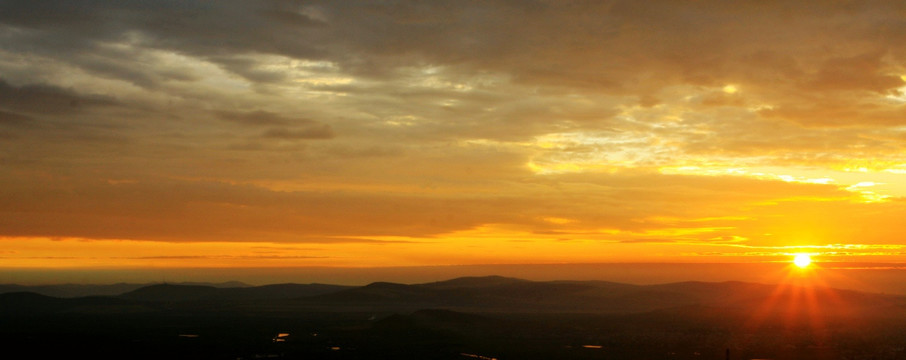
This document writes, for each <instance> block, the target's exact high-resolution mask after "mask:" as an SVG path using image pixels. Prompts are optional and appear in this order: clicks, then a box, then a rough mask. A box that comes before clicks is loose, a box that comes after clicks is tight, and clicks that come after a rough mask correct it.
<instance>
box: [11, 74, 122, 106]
mask: <svg viewBox="0 0 906 360" xmlns="http://www.w3.org/2000/svg"><path fill="white" fill-rule="evenodd" d="M115 104H116V101H115V100H113V99H111V98H109V97H106V96H102V95H81V94H78V93H76V92H75V91H73V90H69V89H63V88H60V87H56V86H52V85H23V86H13V85H10V84H9V83H7V82H6V81H3V79H0V107H3V108H6V109H9V110H13V111H23V112H29V113H37V114H65V113H72V112H76V111H80V110H82V109H84V108H91V107H98V106H110V105H115Z"/></svg>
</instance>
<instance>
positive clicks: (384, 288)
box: [0, 276, 906, 316]
mask: <svg viewBox="0 0 906 360" xmlns="http://www.w3.org/2000/svg"><path fill="white" fill-rule="evenodd" d="M98 289H100V290H104V291H112V289H113V288H103V289H101V288H98ZM122 289H126V290H128V289H127V287H125V286H123V287H122ZM25 290H28V288H25ZM162 304H166V307H163V306H161V305H162ZM215 305H216V306H215ZM0 306H2V310H0V312H3V313H6V314H15V313H22V312H23V311H25V312H26V313H28V312H34V311H41V312H54V311H76V312H78V311H118V310H120V311H121V310H124V309H131V310H133V311H135V310H137V309H144V310H145V311H163V310H162V309H174V308H175V309H179V308H180V307H181V306H182V307H183V308H185V309H196V310H200V311H215V309H217V310H218V311H224V310H242V311H289V312H293V311H319V310H326V309H329V310H331V311H357V310H363V309H365V310H368V311H376V312H377V311H379V312H387V313H392V312H402V313H406V312H413V311H417V310H420V309H447V310H455V311H465V312H473V313H475V312H489V313H507V312H510V313H518V312H524V313H598V314H626V313H641V312H651V311H657V310H664V309H676V308H683V307H702V306H704V307H709V308H715V309H724V310H727V311H732V310H739V311H747V312H752V311H762V312H770V313H779V312H786V313H795V312H812V313H819V314H821V315H822V316H854V315H860V316H870V315H883V314H890V313H894V312H897V311H899V312H902V310H904V309H906V297H903V296H894V295H885V294H872V293H864V292H857V291H850V290H838V289H832V288H827V287H804V286H795V285H768V284H755V283H744V282H719V283H708V282H679V283H669V284H659V285H633V284H622V283H614V282H606V281H529V280H523V279H516V278H506V277H500V276H487V277H464V278H456V279H451V280H447V281H440V282H432V283H422V284H399V283H389V282H375V283H372V284H368V285H365V286H343V285H329V284H273V285H264V286H241V287H238V286H234V287H223V286H214V285H199V284H153V285H148V286H143V287H139V288H136V289H132V290H129V291H126V292H123V293H120V294H116V295H109V294H105V293H103V292H100V293H98V294H93V295H90V296H81V297H70V298H62V297H53V296H48V295H46V294H39V293H37V292H34V291H32V292H29V291H17V292H7V293H5V294H0Z"/></svg>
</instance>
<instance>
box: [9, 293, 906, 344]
mask: <svg viewBox="0 0 906 360" xmlns="http://www.w3.org/2000/svg"><path fill="white" fill-rule="evenodd" d="M26 290H27V289H26ZM904 310H906V301H904V298H902V297H897V296H889V295H879V294H866V293H858V292H852V291H841V290H834V289H827V288H803V287H795V286H775V285H761V284H748V283H736V282H728V283H700V282H688V283H676V284H665V285H651V286H638V285H627V284H617V283H609V282H566V281H561V282H532V281H525V280H519V279H509V278H501V277H484V278H460V279H454V280H450V281H444V282H438V283H429V284H416V285H405V284H393V283H374V284H371V285H368V286H363V287H344V286H332V285H319V284H310V285H299V284H284V285H270V286H262V287H236V288H218V287H212V286H199V285H153V286H148V287H142V288H139V289H136V290H132V291H129V292H126V293H123V294H119V295H104V296H85V297H74V298H57V297H50V296H46V295H39V294H36V293H33V292H27V291H26V292H11V293H5V294H0V345H2V346H3V352H4V356H3V358H8V359H20V358H21V359H64V358H88V359H113V358H117V359H266V358H286V359H463V360H468V359H479V360H488V359H501V360H504V359H725V358H727V356H729V357H730V358H731V359H866V360H867V359H906V349H904V347H906V311H904Z"/></svg>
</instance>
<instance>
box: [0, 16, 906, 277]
mask: <svg viewBox="0 0 906 360" xmlns="http://www.w3.org/2000/svg"><path fill="white" fill-rule="evenodd" d="M4 8H5V9H4V10H3V11H2V12H0V244H2V246H0V269H3V270H4V271H10V272H15V271H25V272H28V271H44V270H46V271H55V272H60V271H66V270H73V271H76V270H84V269H204V268H209V269H216V268H221V269H246V268H247V269H257V270H255V271H263V270H261V269H286V268H304V267H313V268H322V267H324V268H331V267H333V268H371V267H380V268H385V267H408V266H411V267H422V266H460V265H482V264H497V265H505V264H591V263H683V264H705V263H710V264H713V263H776V262H789V261H790V260H791V259H792V256H793V255H795V254H797V253H808V254H810V255H812V258H813V260H815V264H822V263H824V264H825V266H830V265H827V264H833V263H860V262H864V263H883V264H894V265H892V266H897V265H896V264H900V263H904V262H906V239H904V238H903V236H904V235H903V234H906V222H904V221H903V219H906V36H904V34H906V3H903V2H901V1H805V2H766V1H736V2H726V1H717V0H714V1H710V0H706V1H643V2H640V1H592V2H562V1H541V0H539V1H524V2H521V1H520V2H509V1H480V2H461V1H452V2H448V1H427V2H415V1H391V2H373V1H284V0H261V1H240V0H225V1H163V2H155V4H154V5H151V4H147V3H145V2H141V1H117V2H91V3H83V2H66V1H62V2H57V1H53V2H43V1H42V2H36V1H12V2H11V3H10V4H8V6H7V5H4ZM561 275H563V276H562V277H564V278H569V277H570V276H569V274H568V273H564V274H561ZM0 280H3V279H0ZM13 280H19V279H13ZM155 280H156V279H155Z"/></svg>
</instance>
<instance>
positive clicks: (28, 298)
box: [0, 292, 66, 315]
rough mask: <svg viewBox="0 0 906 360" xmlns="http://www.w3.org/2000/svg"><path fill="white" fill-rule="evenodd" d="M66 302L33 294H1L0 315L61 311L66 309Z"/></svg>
mask: <svg viewBox="0 0 906 360" xmlns="http://www.w3.org/2000/svg"><path fill="white" fill-rule="evenodd" d="M65 303H66V302H65V300H63V299H59V298H55V297H50V296H45V295H41V294H37V293H33V292H12V293H6V294H0V313H2V314H5V315H22V314H30V313H36V312H40V313H45V312H56V311H60V310H62V309H63V308H64V307H65V305H66V304H65Z"/></svg>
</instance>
